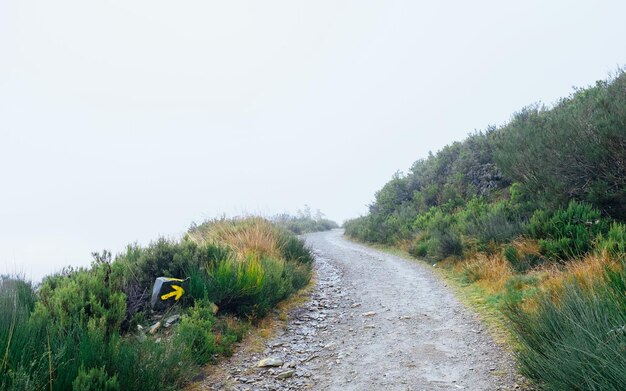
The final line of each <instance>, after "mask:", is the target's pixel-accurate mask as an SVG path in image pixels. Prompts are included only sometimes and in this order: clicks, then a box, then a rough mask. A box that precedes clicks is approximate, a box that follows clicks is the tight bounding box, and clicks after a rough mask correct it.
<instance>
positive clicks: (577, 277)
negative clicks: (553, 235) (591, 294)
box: [540, 254, 620, 296]
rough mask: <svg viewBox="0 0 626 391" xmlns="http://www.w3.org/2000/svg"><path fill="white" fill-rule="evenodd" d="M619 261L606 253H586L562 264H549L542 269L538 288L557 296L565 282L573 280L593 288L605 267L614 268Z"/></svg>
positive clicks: (617, 265)
mask: <svg viewBox="0 0 626 391" xmlns="http://www.w3.org/2000/svg"><path fill="white" fill-rule="evenodd" d="M619 266H620V264H619V262H617V261H615V260H614V259H611V258H610V257H608V256H607V255H606V254H603V255H598V254H588V255H586V256H585V257H584V258H581V259H578V260H575V261H572V262H569V263H567V264H566V265H564V266H560V267H559V266H551V267H546V268H544V269H543V271H544V272H545V273H544V275H545V277H544V278H543V279H542V280H541V282H540V288H541V290H543V291H544V292H546V293H550V294H553V295H554V296H558V294H559V293H560V292H561V291H562V290H563V287H564V285H565V284H566V283H567V282H571V281H575V282H576V283H577V284H578V285H580V286H582V287H583V288H585V289H593V287H594V285H595V282H596V281H597V279H598V278H600V277H601V276H602V275H603V272H604V270H605V268H607V267H608V268H612V269H616V268H618V267H619Z"/></svg>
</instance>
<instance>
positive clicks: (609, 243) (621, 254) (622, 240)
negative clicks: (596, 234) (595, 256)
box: [596, 223, 626, 260]
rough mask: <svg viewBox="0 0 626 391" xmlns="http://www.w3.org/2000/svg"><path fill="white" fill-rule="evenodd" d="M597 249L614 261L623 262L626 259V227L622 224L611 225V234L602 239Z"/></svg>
mask: <svg viewBox="0 0 626 391" xmlns="http://www.w3.org/2000/svg"><path fill="white" fill-rule="evenodd" d="M596 249H597V250H598V251H600V252H606V253H607V254H608V255H609V256H610V257H611V258H613V259H620V260H623V259H624V258H625V257H626V226H624V224H620V223H613V224H611V228H610V229H609V232H608V233H607V234H606V235H604V236H602V237H600V239H599V241H598V244H597V245H596Z"/></svg>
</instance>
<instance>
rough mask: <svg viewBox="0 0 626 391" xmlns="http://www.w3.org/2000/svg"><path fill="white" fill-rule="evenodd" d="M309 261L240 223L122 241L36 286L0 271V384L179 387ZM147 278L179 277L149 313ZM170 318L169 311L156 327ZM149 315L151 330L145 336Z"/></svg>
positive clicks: (261, 226)
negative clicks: (166, 301) (169, 299)
mask: <svg viewBox="0 0 626 391" xmlns="http://www.w3.org/2000/svg"><path fill="white" fill-rule="evenodd" d="M312 261H313V258H312V256H311V254H310V252H309V250H308V249H307V248H306V247H304V245H303V242H302V241H300V240H299V239H297V238H296V237H295V236H294V235H293V234H292V233H290V232H288V231H286V230H284V229H282V228H279V227H278V226H276V225H274V224H272V223H270V222H269V221H267V220H264V219H261V218H247V219H238V220H218V221H210V222H206V223H204V224H201V225H200V226H195V227H194V228H192V229H191V230H190V232H189V233H188V235H186V236H185V237H184V238H183V239H182V240H180V241H171V240H166V239H159V240H157V241H156V242H153V243H151V244H150V245H148V246H147V247H140V246H137V245H131V246H128V249H127V251H126V252H125V253H124V254H120V255H118V256H117V257H116V258H115V259H114V260H112V259H111V254H110V253H108V252H104V253H102V254H94V261H93V263H92V266H91V267H90V268H80V269H66V270H64V271H63V272H62V273H59V274H56V275H52V276H49V277H47V278H45V279H44V281H43V282H42V283H41V284H40V285H39V286H36V287H35V286H33V285H32V284H30V283H28V282H26V281H24V280H22V279H19V278H11V277H6V276H5V277H1V278H0V390H44V389H45V390H153V389H165V390H168V389H171V390H173V389H180V388H181V385H182V384H183V383H184V382H185V381H186V380H188V379H189V378H190V377H191V376H193V375H195V374H196V373H197V371H198V368H199V367H200V366H201V365H203V364H206V363H211V362H214V361H215V360H216V358H217V357H219V356H220V355H229V354H231V352H232V348H233V344H234V343H235V342H236V341H239V340H240V339H241V338H242V337H243V335H244V334H245V332H246V329H247V328H248V326H249V325H250V324H251V323H254V322H255V321H256V320H257V319H259V318H260V317H262V316H264V315H265V314H266V313H267V312H268V311H269V310H270V309H272V308H274V306H276V304H277V303H278V302H280V301H281V300H283V299H285V298H287V297H288V296H289V295H291V294H292V293H293V292H295V291H296V290H298V289H300V288H302V287H303V286H305V285H306V284H307V283H308V281H309V279H310V277H311V263H312ZM158 276H168V277H179V278H189V286H188V291H187V292H186V294H185V295H184V296H183V297H182V299H181V301H180V302H179V303H178V304H176V305H175V306H174V307H172V308H170V309H169V310H168V311H167V312H166V313H165V314H162V315H163V316H162V317H160V318H158V317H155V315H156V314H153V313H152V311H151V310H150V307H149V298H150V294H151V289H152V284H153V282H154V279H155V278H156V277H158ZM172 314H179V315H181V318H180V320H179V321H178V322H176V323H175V324H174V325H173V326H171V327H166V326H165V322H164V320H165V319H167V318H168V317H169V316H170V315H172ZM158 315H161V314H158ZM157 320H160V321H161V322H162V324H163V325H162V327H160V328H158V329H156V330H154V332H148V328H149V327H151V326H152V325H154V324H156V322H157Z"/></svg>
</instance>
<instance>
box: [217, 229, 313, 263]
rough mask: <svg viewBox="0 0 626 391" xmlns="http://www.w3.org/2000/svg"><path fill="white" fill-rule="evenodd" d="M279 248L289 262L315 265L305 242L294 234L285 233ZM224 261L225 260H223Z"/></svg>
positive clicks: (281, 235)
mask: <svg viewBox="0 0 626 391" xmlns="http://www.w3.org/2000/svg"><path fill="white" fill-rule="evenodd" d="M278 245H279V247H280V252H281V253H282V256H283V257H284V258H285V259H286V260H287V261H292V262H297V263H300V264H304V265H308V266H310V265H311V264H312V263H313V254H312V253H311V250H310V249H309V248H308V247H306V245H305V244H304V242H303V241H302V240H300V239H298V238H296V237H295V236H293V235H292V234H290V233H288V232H286V231H283V232H281V234H280V238H279V244H278ZM223 259H224V258H223Z"/></svg>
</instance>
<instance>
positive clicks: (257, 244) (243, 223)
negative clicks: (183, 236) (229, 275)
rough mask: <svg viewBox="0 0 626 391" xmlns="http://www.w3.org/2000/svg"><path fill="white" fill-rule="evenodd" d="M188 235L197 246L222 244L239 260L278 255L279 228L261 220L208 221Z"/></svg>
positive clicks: (259, 218)
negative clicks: (199, 244)
mask: <svg viewBox="0 0 626 391" xmlns="http://www.w3.org/2000/svg"><path fill="white" fill-rule="evenodd" d="M189 235H190V237H191V238H192V239H193V240H195V241H196V242H198V243H220V244H223V245H226V246H228V247H229V248H231V249H232V250H233V251H234V253H235V254H236V256H237V257H238V258H239V259H247V258H248V257H254V258H257V259H258V258H261V257H264V256H268V257H280V256H281V251H280V248H279V246H278V244H279V236H280V230H279V228H278V227H277V226H275V225H273V224H272V223H270V222H269V221H268V220H266V219H264V218H261V217H246V218H238V219H220V220H213V221H208V222H205V223H203V224H201V225H199V226H197V227H194V228H193V229H192V230H191V231H190V232H189Z"/></svg>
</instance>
